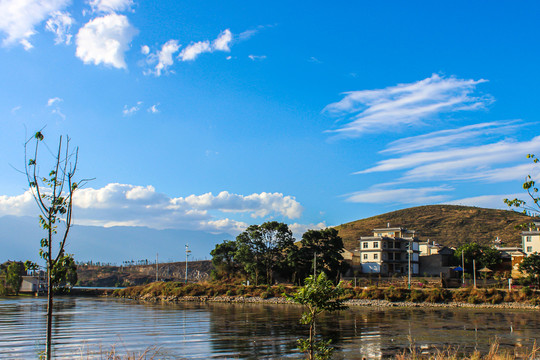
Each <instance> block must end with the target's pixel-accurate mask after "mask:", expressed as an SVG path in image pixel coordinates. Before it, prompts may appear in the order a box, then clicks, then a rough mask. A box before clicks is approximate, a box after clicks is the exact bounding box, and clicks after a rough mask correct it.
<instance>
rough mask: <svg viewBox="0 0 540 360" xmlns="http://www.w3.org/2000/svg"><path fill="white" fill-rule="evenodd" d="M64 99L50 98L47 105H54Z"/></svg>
mask: <svg viewBox="0 0 540 360" xmlns="http://www.w3.org/2000/svg"><path fill="white" fill-rule="evenodd" d="M62 101H63V100H62V99H60V98H59V97H54V98H50V99H49V100H47V106H53V105H54V104H57V103H59V102H62Z"/></svg>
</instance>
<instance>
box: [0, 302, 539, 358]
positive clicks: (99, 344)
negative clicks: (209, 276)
mask: <svg viewBox="0 0 540 360" xmlns="http://www.w3.org/2000/svg"><path fill="white" fill-rule="evenodd" d="M55 309H56V316H55V319H54V344H55V349H56V355H57V356H58V357H62V356H63V357H66V356H70V355H71V356H78V358H80V357H81V354H83V355H84V358H99V357H98V355H96V352H99V351H100V349H104V350H109V349H110V348H111V347H112V346H115V348H116V349H117V353H122V352H124V353H125V352H127V351H129V352H132V353H137V352H143V351H144V350H145V349H147V348H148V347H149V346H156V347H158V348H159V358H163V359H166V358H170V359H178V358H186V359H206V358H238V359H264V358H266V359H275V358H301V354H299V353H298V352H297V350H296V339H298V338H300V337H307V335H308V329H307V326H304V325H301V324H300V323H299V321H298V320H299V318H300V314H301V312H302V309H301V307H299V306H294V305H267V304H219V303H209V304H199V303H182V304H140V303H136V302H132V301H126V300H117V299H97V298H58V300H57V302H56V306H55ZM45 311H46V300H45V299H43V298H20V299H16V298H9V299H1V298H0V339H1V340H2V341H0V359H5V358H6V359H7V358H9V359H13V358H15V359H27V358H36V357H37V353H38V351H39V350H41V349H42V348H43V339H44V330H45ZM317 331H318V333H319V334H320V335H321V336H323V337H324V338H326V339H332V343H333V346H335V347H336V349H337V350H336V353H335V359H362V358H369V359H377V358H379V359H380V358H389V357H392V356H393V355H395V354H396V353H400V352H403V351H406V350H407V349H409V347H410V346H411V341H410V340H411V339H412V340H413V342H414V346H416V347H417V348H418V349H420V350H421V351H434V349H435V348H436V349H443V348H446V347H448V346H452V347H459V349H460V350H463V351H473V350H479V351H482V352H487V351H488V350H489V346H490V344H491V343H492V342H493V341H494V340H495V338H497V339H498V341H499V343H500V346H501V348H511V347H512V348H513V347H531V346H532V345H533V343H534V341H535V340H536V339H537V338H538V337H540V335H538V334H540V322H539V320H538V313H537V312H536V311H531V310H529V311H518V310H504V309H500V310H495V309H440V308H436V309H429V308H421V309H419V308H368V307H354V308H350V309H348V310H344V311H341V312H339V313H333V314H327V315H323V316H321V318H320V321H319V322H318V325H317Z"/></svg>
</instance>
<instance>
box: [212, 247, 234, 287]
mask: <svg viewBox="0 0 540 360" xmlns="http://www.w3.org/2000/svg"><path fill="white" fill-rule="evenodd" d="M237 250H238V248H237V244H236V241H231V240H225V241H224V242H222V243H221V244H217V245H216V247H215V248H214V250H212V251H211V252H210V255H212V265H213V266H214V270H213V272H212V276H213V277H214V278H215V279H232V278H234V277H236V276H238V273H239V272H240V271H241V268H240V266H239V264H238V263H237V262H236V261H235V259H234V256H235V254H236V251H237Z"/></svg>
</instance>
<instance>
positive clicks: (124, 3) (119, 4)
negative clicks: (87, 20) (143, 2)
mask: <svg viewBox="0 0 540 360" xmlns="http://www.w3.org/2000/svg"><path fill="white" fill-rule="evenodd" d="M88 4H89V5H90V7H91V8H92V10H93V11H94V12H103V13H114V12H119V11H125V10H129V9H130V8H131V7H132V6H133V1H132V0H89V1H88Z"/></svg>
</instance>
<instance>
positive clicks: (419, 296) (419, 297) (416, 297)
mask: <svg viewBox="0 0 540 360" xmlns="http://www.w3.org/2000/svg"><path fill="white" fill-rule="evenodd" d="M424 299H425V295H424V292H423V291H420V290H416V289H413V290H411V292H410V293H409V297H408V300H409V301H412V302H422V301H424Z"/></svg>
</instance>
